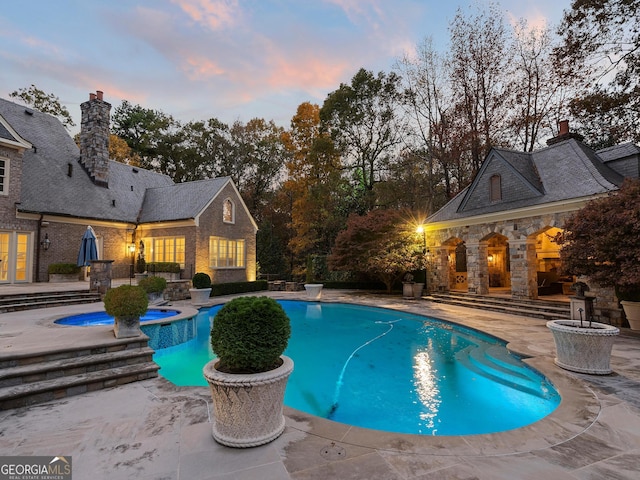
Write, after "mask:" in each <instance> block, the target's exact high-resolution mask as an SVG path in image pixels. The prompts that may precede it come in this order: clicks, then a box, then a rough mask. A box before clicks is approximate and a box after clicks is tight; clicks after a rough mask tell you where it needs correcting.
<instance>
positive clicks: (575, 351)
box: [547, 320, 620, 375]
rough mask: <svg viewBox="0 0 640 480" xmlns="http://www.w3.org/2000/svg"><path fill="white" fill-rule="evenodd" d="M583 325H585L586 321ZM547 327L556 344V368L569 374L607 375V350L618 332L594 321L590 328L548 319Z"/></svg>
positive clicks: (608, 358) (569, 321) (608, 368)
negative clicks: (567, 371) (568, 371)
mask: <svg viewBox="0 0 640 480" xmlns="http://www.w3.org/2000/svg"><path fill="white" fill-rule="evenodd" d="M583 324H584V325H585V326H586V325H588V322H583ZM547 328H549V330H551V333H552V334H553V340H554V342H555V344H556V358H555V359H554V362H555V364H556V365H558V366H559V367H561V368H564V369H565V370H571V371H573V372H580V373H590V374H594V375H606V374H609V373H611V367H610V366H609V361H610V359H611V349H612V348H613V342H614V340H615V337H616V335H618V334H619V333H620V330H619V329H617V328H616V327H614V326H613V325H606V324H604V323H597V322H591V328H587V327H584V328H582V327H580V321H579V320H551V321H549V322H547Z"/></svg>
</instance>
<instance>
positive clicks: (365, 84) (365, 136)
mask: <svg viewBox="0 0 640 480" xmlns="http://www.w3.org/2000/svg"><path fill="white" fill-rule="evenodd" d="M399 81H400V79H399V77H398V76H397V75H396V74H395V73H390V74H388V75H387V74H385V73H383V72H380V73H378V75H377V76H376V75H374V74H373V73H372V72H369V71H366V70H365V69H360V70H359V71H358V72H357V73H356V74H355V75H354V77H353V78H352V80H351V84H350V85H346V84H340V87H339V88H338V89H337V90H335V91H333V92H331V93H330V94H329V95H328V96H327V98H326V100H325V101H324V104H323V105H322V108H321V110H320V120H321V122H322V128H323V131H326V132H329V134H330V136H331V139H332V140H333V142H334V144H335V147H336V149H337V150H338V151H339V152H340V154H341V155H342V161H343V164H344V166H345V168H349V169H352V170H355V175H354V176H353V180H354V181H355V182H361V183H362V186H363V187H364V190H365V192H366V193H367V195H368V199H367V203H368V208H369V209H370V208H373V206H374V205H375V198H373V186H374V184H375V183H376V181H378V179H379V170H380V168H381V165H380V163H381V162H382V161H383V160H384V159H386V158H388V157H390V156H393V155H395V154H396V153H397V152H396V147H397V146H398V145H399V144H400V143H401V138H400V131H401V128H399V126H398V124H397V122H398V118H397V115H396V109H397V108H398V106H399V104H400V92H399Z"/></svg>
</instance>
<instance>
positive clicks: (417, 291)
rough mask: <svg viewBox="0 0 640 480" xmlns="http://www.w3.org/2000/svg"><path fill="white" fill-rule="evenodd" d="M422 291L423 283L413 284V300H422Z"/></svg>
mask: <svg viewBox="0 0 640 480" xmlns="http://www.w3.org/2000/svg"><path fill="white" fill-rule="evenodd" d="M423 289H424V283H414V284H413V298H422V290H423Z"/></svg>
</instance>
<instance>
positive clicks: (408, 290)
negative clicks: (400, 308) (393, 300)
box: [402, 282, 414, 298]
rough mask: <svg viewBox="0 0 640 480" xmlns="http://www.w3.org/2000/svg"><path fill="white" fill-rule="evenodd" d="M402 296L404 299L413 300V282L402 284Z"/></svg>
mask: <svg viewBox="0 0 640 480" xmlns="http://www.w3.org/2000/svg"><path fill="white" fill-rule="evenodd" d="M402 296H403V297H404V298H414V296H413V282H402Z"/></svg>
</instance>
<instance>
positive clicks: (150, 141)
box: [111, 100, 179, 173]
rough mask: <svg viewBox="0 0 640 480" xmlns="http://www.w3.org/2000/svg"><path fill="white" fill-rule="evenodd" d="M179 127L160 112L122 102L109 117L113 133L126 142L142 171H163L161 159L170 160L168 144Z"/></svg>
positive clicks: (125, 101) (169, 117)
mask: <svg viewBox="0 0 640 480" xmlns="http://www.w3.org/2000/svg"><path fill="white" fill-rule="evenodd" d="M178 126H179V125H178V123H177V122H176V121H175V120H174V119H173V117H172V116H171V115H167V114H165V113H163V112H162V111H160V110H152V109H149V108H143V107H141V106H140V105H132V104H131V103H129V102H128V101H127V100H123V101H122V104H121V105H120V106H118V107H117V108H116V109H115V110H114V112H113V114H112V115H111V129H112V133H113V134H115V135H117V136H118V137H120V138H122V139H123V140H124V141H126V142H127V145H129V147H130V148H131V150H132V151H133V152H134V153H136V154H137V155H138V156H139V157H140V166H141V167H142V168H146V169H151V170H156V171H160V172H162V173H165V172H164V171H163V168H162V165H161V163H162V162H161V157H162V156H164V157H165V162H166V158H167V157H168V156H169V155H168V152H170V150H171V143H172V142H167V141H166V140H167V138H168V137H169V136H170V134H172V133H174V132H175V131H176V129H177V127H178Z"/></svg>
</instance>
